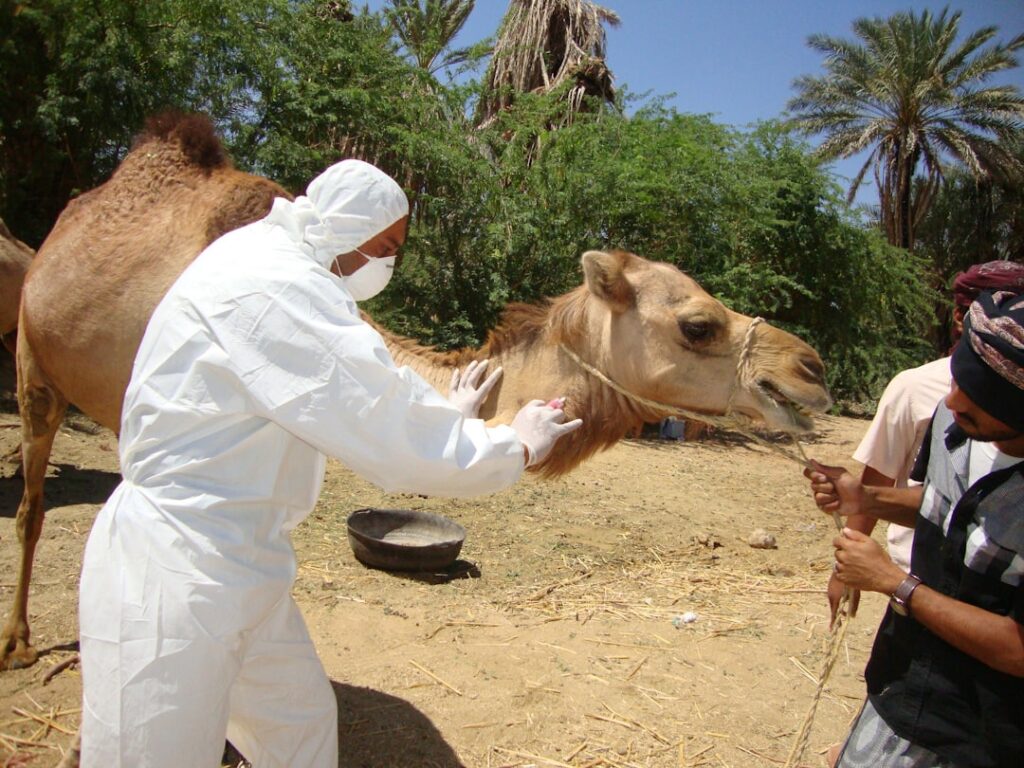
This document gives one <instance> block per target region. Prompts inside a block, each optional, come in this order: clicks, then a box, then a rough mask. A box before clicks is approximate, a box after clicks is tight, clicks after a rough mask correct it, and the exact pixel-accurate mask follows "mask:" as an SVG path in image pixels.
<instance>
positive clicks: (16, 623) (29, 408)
mask: <svg viewBox="0 0 1024 768" xmlns="http://www.w3.org/2000/svg"><path fill="white" fill-rule="evenodd" d="M18 342H19V343H18V410H19V412H20V413H21V460H22V470H23V475H24V480H25V490H24V491H23V493H22V496H21V504H19V505H18V517H17V519H16V527H17V530H18V541H19V542H20V543H21V567H20V569H19V570H18V586H17V589H16V590H15V593H14V604H13V605H12V606H11V611H10V613H9V614H8V616H7V623H6V624H5V625H4V629H3V632H2V633H0V669H18V668H21V667H27V666H30V665H32V664H34V663H35V662H36V659H37V658H38V656H39V654H38V652H37V651H36V649H35V648H33V647H32V645H31V644H30V643H29V634H30V631H29V626H28V588H29V582H30V581H31V578H32V560H33V558H34V557H35V552H36V544H37V542H38V541H39V534H40V533H41V532H42V530H43V482H44V481H45V479H46V465H47V462H48V461H49V458H50V449H51V448H52V447H53V439H54V437H55V436H56V435H57V428H58V427H59V426H60V422H61V419H63V418H64V412H65V411H66V410H67V407H68V403H67V400H65V399H64V397H63V395H61V394H60V393H59V392H58V391H57V390H56V388H54V387H53V386H52V385H50V384H49V383H48V382H47V381H46V378H45V377H44V375H43V373H42V371H40V370H39V367H38V365H36V362H35V360H34V358H33V357H32V354H31V350H30V349H29V344H28V343H26V342H25V341H24V340H23V339H22V338H19V340H18Z"/></svg>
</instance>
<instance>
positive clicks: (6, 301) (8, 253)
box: [0, 219, 35, 353]
mask: <svg viewBox="0 0 1024 768" xmlns="http://www.w3.org/2000/svg"><path fill="white" fill-rule="evenodd" d="M34 255H35V251H33V250H32V249H31V248H29V247H28V246H27V245H25V244H24V243H23V242H21V240H19V239H18V238H16V237H15V236H14V235H12V234H11V230H9V229H8V228H7V225H6V224H4V221H3V219H0V341H2V342H3V345H4V346H5V347H7V348H8V349H9V350H10V351H11V352H12V353H13V352H14V334H13V333H12V331H13V330H14V329H15V328H17V327H18V306H19V304H20V303H21V286H22V284H23V283H24V282H25V273H26V272H28V268H29V266H30V265H31V264H32V257H33V256H34Z"/></svg>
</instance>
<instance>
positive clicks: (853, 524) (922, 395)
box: [828, 261, 1024, 748]
mask: <svg viewBox="0 0 1024 768" xmlns="http://www.w3.org/2000/svg"><path fill="white" fill-rule="evenodd" d="M982 291H1010V292H1011V293H1015V294H1019V293H1024V264H1018V263H1016V262H1014V261H986V262H984V263H982V264H973V265H971V266H970V267H968V268H967V269H965V270H964V271H963V272H959V273H957V275H956V277H955V278H954V279H953V290H952V293H953V313H952V323H951V329H950V336H951V339H952V343H951V344H950V348H949V349H950V351H949V352H948V353H947V354H946V356H945V357H941V358H939V359H938V360H933V361H931V362H930V363H925V364H924V365H922V366H918V367H917V368H908V369H907V370H904V371H900V372H899V373H897V374H896V375H895V376H894V377H893V379H892V381H890V382H889V384H888V386H886V388H885V392H883V393H882V397H881V399H880V400H879V401H878V408H877V410H876V411H875V417H874V418H873V419H872V420H871V425H870V426H869V427H868V430H867V432H866V433H865V434H864V437H863V438H862V439H861V441H860V444H859V445H858V446H857V449H856V450H855V451H854V452H853V458H854V459H856V460H857V461H859V462H860V463H861V464H863V465H864V471H863V472H862V473H861V476H860V481H861V482H862V483H864V485H886V486H890V487H892V486H895V487H897V488H906V487H907V486H908V485H917V484H918V483H917V482H916V481H914V480H911V479H910V472H911V470H912V469H913V468H914V459H915V458H917V454H918V451H919V450H920V448H921V443H922V441H923V440H924V435H925V432H926V431H927V429H928V425H929V424H930V423H931V420H932V414H933V413H934V412H935V407H936V406H937V405H938V404H939V401H940V400H942V398H944V397H945V396H946V393H948V392H949V382H950V372H949V355H950V354H951V353H952V349H953V347H955V346H956V343H957V342H958V341H959V340H960V336H961V334H962V333H963V322H964V315H965V314H966V313H967V310H968V308H969V307H970V306H971V304H972V303H973V302H974V300H975V299H976V298H978V295H979V294H980V293H981V292H982ZM877 522H878V520H877V519H876V518H874V517H871V516H870V515H854V516H851V517H850V518H849V520H848V522H847V525H848V526H849V527H850V528H853V529H854V530H857V531H860V532H861V533H866V534H869V535H870V534H871V531H872V530H873V529H874V527H875V525H876V523H877ZM913 538H914V529H913V528H907V527H906V526H903V525H898V524H896V523H891V524H889V526H888V528H887V530H886V536H885V540H886V544H887V546H888V550H889V557H891V558H892V561H893V562H894V563H896V564H897V565H898V566H900V567H901V568H903V569H904V570H909V569H910V547H911V543H912V542H913ZM845 589H846V586H845V585H844V584H843V583H842V582H841V581H840V580H839V579H838V577H837V576H836V574H835V573H834V572H833V573H832V576H831V578H830V579H829V582H828V602H829V606H830V607H831V609H832V620H833V621H835V618H836V610H837V609H838V607H839V600H840V598H841V597H842V595H843V592H844V590H845ZM859 600H860V592H859V591H857V590H852V591H851V592H850V615H851V616H852V615H854V614H855V613H856V612H857V603H858V602H859ZM837 748H838V747H837Z"/></svg>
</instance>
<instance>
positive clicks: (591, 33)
mask: <svg viewBox="0 0 1024 768" xmlns="http://www.w3.org/2000/svg"><path fill="white" fill-rule="evenodd" d="M605 23H607V24H611V25H613V26H614V25H617V24H618V23H619V17H618V16H617V15H616V14H615V12H614V11H610V10H608V9H607V8H602V7H601V6H599V5H595V4H594V3H591V2H587V0H512V2H511V3H510V4H509V7H508V11H507V12H506V13H505V18H504V20H503V21H502V24H501V28H500V30H499V31H498V42H497V44H496V45H495V47H494V55H493V58H492V59H491V64H490V67H489V68H488V70H487V74H486V76H485V78H484V92H483V95H482V96H481V98H480V104H479V106H478V108H477V115H476V124H477V125H478V126H484V125H487V124H489V123H490V122H492V121H493V120H494V118H495V117H496V116H497V115H498V113H499V112H501V111H502V110H504V109H507V108H508V107H509V106H510V105H511V104H512V103H513V102H514V101H515V97H516V95H517V94H521V93H548V92H551V91H553V90H555V89H560V88H562V87H563V86H567V87H566V92H565V93H566V95H565V98H566V110H565V113H564V117H563V122H564V123H570V122H572V118H573V116H574V115H575V114H577V113H578V112H579V111H580V110H581V109H583V105H584V98H585V97H587V96H596V97H599V98H601V99H603V100H604V101H606V102H611V101H612V100H613V99H614V97H615V88H614V86H613V85H612V80H613V79H614V78H613V75H612V73H611V70H609V69H608V67H607V65H606V64H605V29H604V26H603V25H604V24H605Z"/></svg>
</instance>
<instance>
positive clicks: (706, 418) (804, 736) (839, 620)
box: [559, 317, 852, 768]
mask: <svg viewBox="0 0 1024 768" xmlns="http://www.w3.org/2000/svg"><path fill="white" fill-rule="evenodd" d="M763 322H764V318H763V317H755V318H754V319H752V320H751V321H750V324H749V325H748V326H747V330H746V332H745V333H744V335H743V346H742V347H741V348H740V354H739V357H738V358H737V360H736V377H735V378H734V379H733V383H732V388H731V389H730V391H729V398H728V400H726V404H725V409H724V411H723V413H722V415H721V416H716V415H713V414H709V413H700V412H698V411H691V410H689V409H687V408H681V407H680V406H677V405H669V404H667V403H659V402H657V401H655V400H650V399H648V398H646V397H643V396H641V395H637V394H635V393H633V392H630V391H629V390H628V389H626V388H625V387H623V386H621V385H619V384H617V383H616V382H615V381H613V380H612V379H610V378H609V377H608V376H606V375H605V374H604V373H602V372H601V371H599V370H598V369H597V368H595V367H594V366H592V365H590V364H589V363H587V362H585V361H584V360H583V359H582V358H581V357H580V356H579V355H577V354H576V353H575V352H574V351H573V350H571V349H569V348H568V347H567V346H565V344H560V345H559V346H560V348H561V350H562V351H563V352H564V353H565V354H566V355H568V356H569V358H570V359H572V360H573V362H575V363H576V364H577V365H578V366H579V367H580V368H582V369H583V370H584V371H586V372H587V373H589V374H590V375H591V376H593V377H594V378H596V379H597V380H598V381H600V382H602V383H603V384H605V385H606V386H609V387H611V388H612V389H613V390H615V391H616V392H618V393H619V394H620V395H623V396H624V397H626V398H628V399H629V400H632V401H633V402H635V403H638V404H640V405H643V406H646V407H647V408H650V409H651V410H654V411H655V412H660V413H664V414H665V415H666V416H685V417H686V418H688V419H694V420H696V421H703V422H705V423H707V424H712V425H714V426H716V427H721V428H723V429H731V430H734V431H736V432H739V433H740V434H742V435H743V436H744V437H747V438H749V439H750V440H753V441H754V442H756V443H757V444H758V445H760V446H762V447H764V448H767V449H768V450H770V451H773V452H775V453H778V454H780V455H781V456H785V457H786V458H788V459H790V460H791V461H795V462H796V463H797V464H799V465H801V466H803V467H808V468H813V466H814V465H813V464H811V462H810V460H809V459H808V458H807V454H806V453H805V452H804V449H803V446H802V445H801V444H800V441H799V439H797V436H796V435H795V434H793V433H788V434H789V436H790V438H791V439H792V440H793V445H794V446H795V447H796V450H797V453H794V452H793V451H787V450H785V449H784V448H782V447H781V446H778V445H775V444H774V443H770V442H768V441H767V440H765V439H763V438H762V437H761V436H760V435H758V434H757V433H756V432H754V431H753V430H752V429H751V426H752V424H753V423H754V422H753V420H752V419H750V418H748V417H747V416H744V415H743V414H740V413H736V412H735V411H734V410H733V403H734V402H735V400H736V394H737V393H738V392H739V391H740V388H741V387H744V388H747V389H750V388H754V387H756V386H757V384H756V382H755V380H754V374H753V362H752V358H753V351H754V343H755V341H756V339H757V333H756V330H757V326H759V325H760V324H761V323H763ZM798 454H799V455H798ZM832 520H833V522H834V523H835V525H836V529H837V530H839V531H842V530H843V521H842V519H841V518H840V517H839V514H838V513H836V512H833V513H832ZM849 600H850V590H849V588H848V587H846V586H844V587H843V595H842V597H841V598H840V599H839V605H838V606H837V607H836V619H835V621H834V622H833V623H832V627H831V629H830V637H829V645H828V649H827V651H826V653H825V660H824V662H823V664H822V669H821V674H819V675H818V685H817V688H816V690H815V693H814V699H813V700H812V701H811V706H810V708H809V709H808V712H807V715H806V716H805V717H804V721H803V723H802V724H801V726H800V730H799V731H798V732H797V736H796V739H795V740H794V742H793V747H792V749H791V750H790V752H789V756H788V757H787V758H786V763H785V766H784V768H793V766H795V765H797V764H798V763H799V762H800V758H801V757H802V756H803V753H804V750H806V748H807V742H808V740H809V739H810V734H811V725H812V724H813V723H814V715H815V712H816V711H817V708H818V702H819V701H820V700H821V696H822V694H823V693H824V691H825V683H826V682H827V681H828V678H829V675H830V674H831V673H832V668H833V666H835V663H836V659H837V658H838V657H839V649H840V648H841V647H842V643H843V639H844V638H845V637H846V628H847V625H848V624H847V621H846V617H847V612H846V607H847V605H848V603H849ZM851 616H852V614H851Z"/></svg>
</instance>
